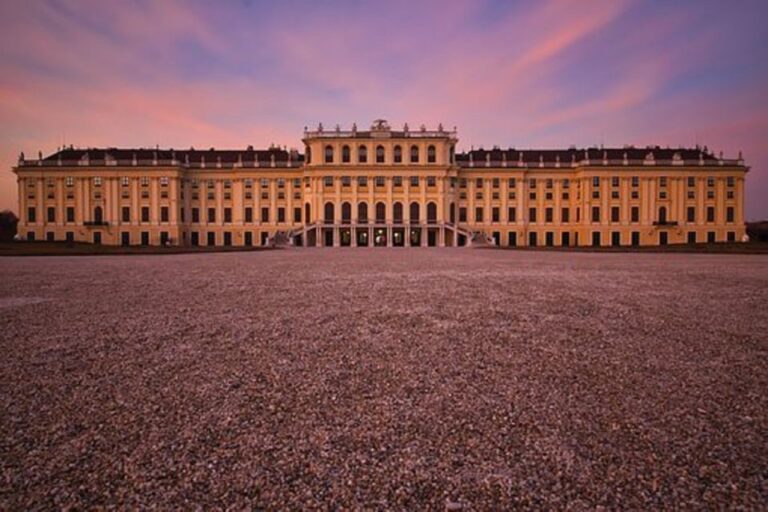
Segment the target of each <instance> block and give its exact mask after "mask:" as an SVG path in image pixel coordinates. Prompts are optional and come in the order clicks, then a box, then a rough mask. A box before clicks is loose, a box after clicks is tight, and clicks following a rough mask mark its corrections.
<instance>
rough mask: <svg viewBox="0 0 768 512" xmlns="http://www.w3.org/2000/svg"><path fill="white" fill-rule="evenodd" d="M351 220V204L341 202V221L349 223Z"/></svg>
mask: <svg viewBox="0 0 768 512" xmlns="http://www.w3.org/2000/svg"><path fill="white" fill-rule="evenodd" d="M350 222H352V205H351V204H349V203H346V202H344V203H341V223H342V224H349V223H350Z"/></svg>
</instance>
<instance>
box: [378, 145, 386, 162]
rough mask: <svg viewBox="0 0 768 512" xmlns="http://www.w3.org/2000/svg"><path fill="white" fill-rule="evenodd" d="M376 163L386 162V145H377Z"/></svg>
mask: <svg viewBox="0 0 768 512" xmlns="http://www.w3.org/2000/svg"><path fill="white" fill-rule="evenodd" d="M376 163H377V164H383V163H384V146H376Z"/></svg>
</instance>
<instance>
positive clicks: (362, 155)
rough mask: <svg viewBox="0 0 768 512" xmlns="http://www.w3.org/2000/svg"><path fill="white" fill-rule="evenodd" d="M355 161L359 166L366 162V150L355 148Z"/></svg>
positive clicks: (363, 147) (365, 148) (361, 147)
mask: <svg viewBox="0 0 768 512" xmlns="http://www.w3.org/2000/svg"><path fill="white" fill-rule="evenodd" d="M357 161H358V162H359V163H361V164H364V163H367V162H368V148H367V147H365V146H360V147H359V148H357Z"/></svg>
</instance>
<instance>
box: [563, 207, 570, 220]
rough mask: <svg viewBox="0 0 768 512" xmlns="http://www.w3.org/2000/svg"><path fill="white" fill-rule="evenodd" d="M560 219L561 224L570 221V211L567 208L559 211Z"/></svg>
mask: <svg viewBox="0 0 768 512" xmlns="http://www.w3.org/2000/svg"><path fill="white" fill-rule="evenodd" d="M561 217H562V221H563V222H570V221H571V210H570V209H569V208H563V209H562V211H561Z"/></svg>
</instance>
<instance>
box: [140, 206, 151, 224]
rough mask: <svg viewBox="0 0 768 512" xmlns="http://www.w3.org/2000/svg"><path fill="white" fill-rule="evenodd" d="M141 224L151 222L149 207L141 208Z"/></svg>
mask: <svg viewBox="0 0 768 512" xmlns="http://www.w3.org/2000/svg"><path fill="white" fill-rule="evenodd" d="M141 222H149V206H142V207H141Z"/></svg>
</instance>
